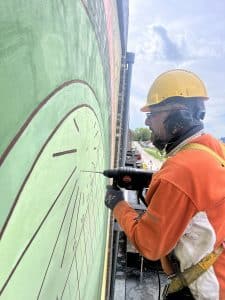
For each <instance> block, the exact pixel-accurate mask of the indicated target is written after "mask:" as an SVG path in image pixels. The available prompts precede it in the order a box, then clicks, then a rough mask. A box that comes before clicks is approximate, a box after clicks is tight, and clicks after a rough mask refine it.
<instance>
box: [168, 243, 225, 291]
mask: <svg viewBox="0 0 225 300" xmlns="http://www.w3.org/2000/svg"><path fill="white" fill-rule="evenodd" d="M223 250H224V248H223V246H222V245H221V246H220V247H219V248H218V249H217V250H215V251H213V252H211V253H209V254H208V255H206V256H205V257H204V258H202V259H201V260H200V261H199V262H198V263H197V264H196V265H194V266H191V267H190V268H188V269H186V270H185V271H184V272H182V273H181V276H182V277H183V280H182V279H181V278H180V276H179V274H178V275H176V276H175V277H173V278H172V279H171V283H170V285H169V288H168V293H175V292H177V291H179V290H181V289H182V288H183V287H184V286H185V285H184V283H183V282H184V281H185V282H186V286H188V285H190V284H191V283H192V282H193V281H195V280H196V279H197V278H198V277H199V276H201V275H202V274H203V273H205V272H206V271H207V270H208V269H209V268H210V267H211V266H212V265H213V264H214V263H215V261H216V260H217V258H218V257H219V256H220V254H221V253H222V252H223Z"/></svg>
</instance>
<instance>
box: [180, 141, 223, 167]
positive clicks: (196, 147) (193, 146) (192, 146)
mask: <svg viewBox="0 0 225 300" xmlns="http://www.w3.org/2000/svg"><path fill="white" fill-rule="evenodd" d="M221 146H222V150H223V153H224V155H225V145H223V144H221ZM186 149H194V150H203V151H206V152H208V153H209V154H211V155H212V156H213V157H214V158H215V159H216V160H218V161H219V162H220V163H221V165H222V166H223V167H225V159H223V158H222V157H221V156H220V155H219V154H217V153H216V152H215V151H213V150H212V149H211V148H209V147H207V146H205V145H202V144H198V143H189V144H186V145H184V146H183V147H182V148H181V149H180V150H181V151H182V150H186Z"/></svg>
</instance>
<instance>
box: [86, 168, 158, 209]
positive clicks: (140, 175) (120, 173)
mask: <svg viewBox="0 0 225 300" xmlns="http://www.w3.org/2000/svg"><path fill="white" fill-rule="evenodd" d="M84 172H90V173H100V174H103V175H104V176H106V177H108V178H113V187H114V188H116V189H118V188H124V189H127V190H134V191H137V196H138V198H139V199H141V200H142V202H143V203H144V204H145V205H146V203H145V200H144V197H143V190H144V188H148V186H149V184H150V182H151V179H152V175H153V172H150V171H147V170H142V169H135V168H126V167H122V168H117V169H108V170H104V171H103V172H96V171H84Z"/></svg>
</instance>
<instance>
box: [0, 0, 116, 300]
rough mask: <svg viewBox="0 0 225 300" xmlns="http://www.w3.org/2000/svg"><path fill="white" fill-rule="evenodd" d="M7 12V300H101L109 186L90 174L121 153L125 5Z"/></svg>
mask: <svg viewBox="0 0 225 300" xmlns="http://www.w3.org/2000/svg"><path fill="white" fill-rule="evenodd" d="M0 11H1V20H0V29H1V35H0V93H1V100H0V101H1V110H0V140H1V143H0V155H1V156H0V230H1V231H0V238H1V240H0V269H1V271H0V298H1V299H7V300H8V299H9V300H14V299H17V300H32V299H46V300H51V299H78V300H85V299H89V300H92V299H93V300H99V299H101V298H102V286H103V283H104V277H103V270H104V258H105V251H106V248H107V247H106V236H107V224H108V211H107V210H106V209H105V207H104V201H103V200H104V194H105V185H106V183H107V181H106V179H105V178H104V177H103V176H101V175H96V174H93V173H87V172H83V171H86V170H88V171H95V170H96V171H101V170H103V169H105V168H108V167H109V166H110V161H111V156H112V154H113V140H114V138H113V134H111V133H112V132H113V130H114V129H113V128H115V119H116V107H117V97H118V86H119V70H120V59H121V49H120V38H119V29H118V19H117V8H116V1H113V0H105V1H103V0H102V1H101V0H99V1H85V0H83V1H81V0H76V1H74V0H67V1H62V0H47V1H39V0H29V1H28V0H23V1H21V0H20V1H19V0H7V1H0ZM109 12H110V13H109ZM112 129H113V130H112Z"/></svg>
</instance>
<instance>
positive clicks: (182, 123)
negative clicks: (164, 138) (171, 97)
mask: <svg viewBox="0 0 225 300" xmlns="http://www.w3.org/2000/svg"><path fill="white" fill-rule="evenodd" d="M192 123H193V118H192V115H191V113H190V111H188V110H186V109H182V110H181V109H180V110H176V111H174V112H172V113H170V114H169V116H168V117H167V118H166V120H165V121H164V125H165V129H166V131H167V134H168V136H169V135H170V136H171V137H173V136H174V135H176V134H177V133H178V132H180V131H183V129H188V128H189V127H190V126H191V125H192Z"/></svg>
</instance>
